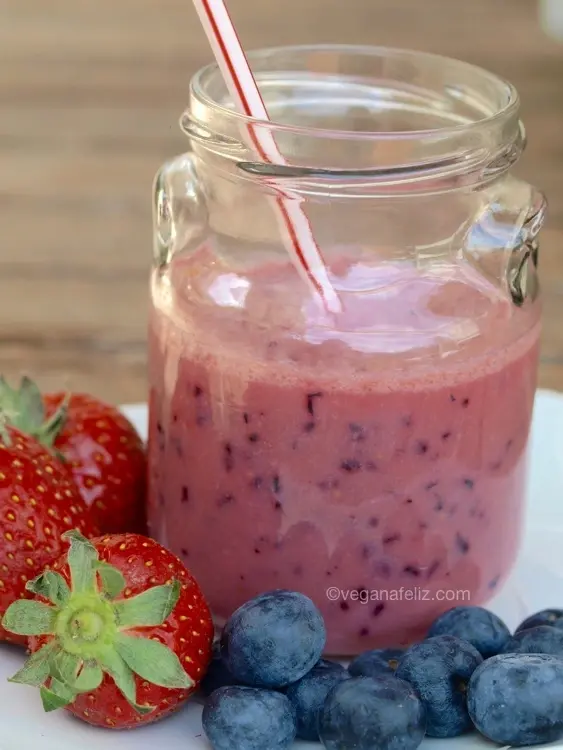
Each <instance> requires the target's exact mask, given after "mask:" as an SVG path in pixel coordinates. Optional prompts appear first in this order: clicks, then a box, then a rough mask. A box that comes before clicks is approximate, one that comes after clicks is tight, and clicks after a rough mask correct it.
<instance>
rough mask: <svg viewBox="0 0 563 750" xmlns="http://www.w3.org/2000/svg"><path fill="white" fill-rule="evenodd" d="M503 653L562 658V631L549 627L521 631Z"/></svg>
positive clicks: (541, 626) (542, 626)
mask: <svg viewBox="0 0 563 750" xmlns="http://www.w3.org/2000/svg"><path fill="white" fill-rule="evenodd" d="M503 653H504V654H551V655H552V656H563V630H560V629H559V628H552V627H551V626H550V625H538V626H537V627H535V628H529V629H528V630H521V631H520V632H519V633H516V634H515V635H514V636H513V637H512V638H511V639H510V640H509V641H508V643H507V644H506V645H505V647H504V649H503Z"/></svg>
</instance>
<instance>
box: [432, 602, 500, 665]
mask: <svg viewBox="0 0 563 750" xmlns="http://www.w3.org/2000/svg"><path fill="white" fill-rule="evenodd" d="M428 635H429V636H430V637H432V636H436V635H455V636H456V637H457V638H461V639H463V640H465V641H467V642H468V643H471V644H472V645H473V646H475V648H476V649H477V651H479V653H480V654H481V656H483V657H484V658H485V659H488V658H489V657H490V656H495V655H496V654H500V652H501V651H502V650H503V648H504V647H505V646H506V644H507V643H508V641H509V640H510V630H509V629H508V628H507V626H506V625H505V624H504V622H503V621H502V620H501V619H500V617H497V615H495V614H493V612H489V610H488V609H484V608H483V607H454V608H453V609H449V610H448V611H447V612H444V614H443V615H440V617H438V618H437V619H436V620H435V621H434V622H433V624H432V625H431V626H430V630H429V631H428Z"/></svg>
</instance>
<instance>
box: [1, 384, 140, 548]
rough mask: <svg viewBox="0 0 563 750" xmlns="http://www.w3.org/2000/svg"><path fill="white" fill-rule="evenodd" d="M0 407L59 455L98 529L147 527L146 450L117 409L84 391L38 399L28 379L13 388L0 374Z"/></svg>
mask: <svg viewBox="0 0 563 750" xmlns="http://www.w3.org/2000/svg"><path fill="white" fill-rule="evenodd" d="M0 408H1V409H2V410H3V411H4V412H7V415H8V419H9V420H10V422H11V424H13V425H14V426H15V427H17V428H19V429H20V430H22V431H23V432H27V433H29V434H31V435H33V437H35V438H37V439H38V440H39V441H40V442H42V443H43V444H44V445H46V446H47V447H54V448H55V449H56V450H57V451H58V452H59V453H60V454H61V456H62V457H63V459H64V460H65V461H66V462H67V464H68V467H69V469H70V471H71V473H72V475H73V477H74V481H75V482H76V484H77V485H78V489H79V490H80V493H81V495H82V498H83V500H84V502H85V503H86V505H87V506H88V507H89V508H90V509H91V514H92V518H93V520H94V522H95V523H96V525H97V527H98V529H99V530H100V532H101V533H102V534H104V533H107V534H111V533H121V532H125V531H131V532H139V533H143V532H145V531H146V517H145V495H146V473H147V467H146V456H145V449H144V446H143V443H142V441H141V438H140V437H139V435H138V434H137V432H136V430H135V428H134V427H133V425H132V424H131V423H130V422H129V421H128V420H127V419H126V418H125V417H124V416H123V414H121V412H120V411H119V410H118V409H116V408H115V407H113V406H110V405H109V404H106V403H104V402H103V401H100V400H99V399H97V398H94V397H93V396H89V395H87V394H84V393H72V394H70V395H69V396H65V394H63V393H50V394H46V395H45V396H44V397H43V398H42V396H41V393H40V391H39V389H38V388H37V386H36V385H35V384H34V383H33V382H32V381H31V380H30V379H29V378H22V381H21V384H20V387H19V389H17V390H16V389H13V388H11V387H10V386H9V385H8V384H7V383H6V381H5V380H4V379H3V378H0ZM46 417H47V419H46Z"/></svg>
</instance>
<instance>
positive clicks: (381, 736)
mask: <svg viewBox="0 0 563 750" xmlns="http://www.w3.org/2000/svg"><path fill="white" fill-rule="evenodd" d="M424 729H425V718H424V708H423V707H422V703H421V702H420V700H419V699H418V698H417V696H416V694H415V692H414V690H413V689H412V687H411V686H410V685H408V684H407V683H406V682H403V681H402V680H398V679H397V678H396V677H387V676H382V677H378V678H377V679H373V678H372V677H350V678H349V679H348V680H344V681H343V682H340V683H339V684H338V685H336V687H334V688H332V690H331V691H330V693H329V694H328V696H327V698H326V701H325V703H324V706H323V707H322V709H321V711H320V713H319V736H320V738H321V742H322V743H323V745H324V746H325V748H327V750H350V748H354V749H355V750H374V748H377V750H416V748H417V747H418V746H419V745H420V743H421V742H422V738H423V737H424Z"/></svg>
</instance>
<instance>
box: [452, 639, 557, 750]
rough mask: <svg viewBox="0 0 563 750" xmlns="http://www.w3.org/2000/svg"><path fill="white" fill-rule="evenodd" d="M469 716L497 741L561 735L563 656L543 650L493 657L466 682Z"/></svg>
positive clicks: (530, 741) (520, 743)
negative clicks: (555, 655)
mask: <svg viewBox="0 0 563 750" xmlns="http://www.w3.org/2000/svg"><path fill="white" fill-rule="evenodd" d="M467 704H468V708H469V715H470V716H471V719H472V720H473V723H474V724H475V726H476V727H477V729H478V730H479V731H480V732H481V734H483V735H485V737H488V738H489V739H490V740H492V741H493V742H497V743H498V744H499V745H504V746H512V747H526V746H529V745H539V744H544V743H547V742H555V741H557V740H560V739H561V738H562V737H563V661H561V659H559V658H557V657H554V656H548V655H545V654H506V655H502V654H501V655H500V656H493V657H492V658H491V659H487V661H485V662H484V663H483V664H481V666H480V667H478V668H477V669H476V670H475V672H474V673H473V676H472V677H471V680H470V682H469V687H468V697H467Z"/></svg>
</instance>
